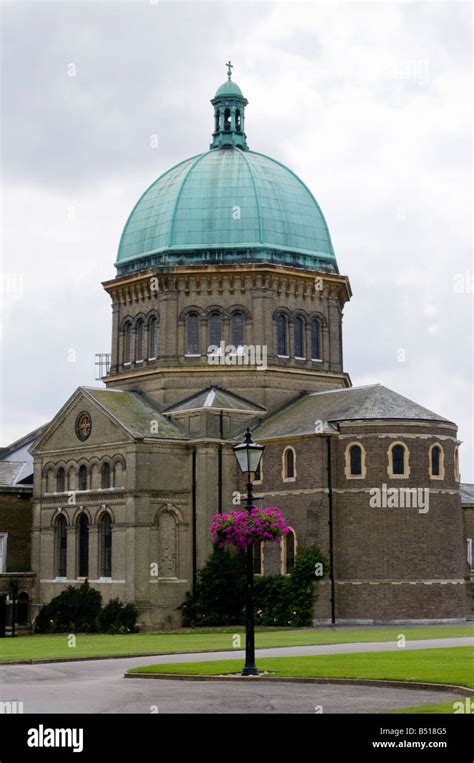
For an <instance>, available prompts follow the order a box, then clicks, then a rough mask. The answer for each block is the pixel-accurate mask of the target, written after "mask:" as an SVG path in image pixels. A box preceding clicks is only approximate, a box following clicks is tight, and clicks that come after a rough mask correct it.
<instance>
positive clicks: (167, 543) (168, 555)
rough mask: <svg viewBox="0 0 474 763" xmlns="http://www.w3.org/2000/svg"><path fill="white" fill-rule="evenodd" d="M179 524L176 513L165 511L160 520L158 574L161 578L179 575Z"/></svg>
mask: <svg viewBox="0 0 474 763" xmlns="http://www.w3.org/2000/svg"><path fill="white" fill-rule="evenodd" d="M177 552H178V549H177V525H176V518H175V516H174V514H172V513H171V512H170V511H163V512H162V513H161V514H160V517H159V520H158V574H159V576H160V578H176V577H177V576H178V573H177V571H178V553H177Z"/></svg>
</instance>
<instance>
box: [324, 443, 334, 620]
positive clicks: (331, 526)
mask: <svg viewBox="0 0 474 763" xmlns="http://www.w3.org/2000/svg"><path fill="white" fill-rule="evenodd" d="M326 448H327V469H328V509H329V516H328V525H329V581H330V584H331V623H332V625H335V623H336V586H335V584H334V522H333V493H332V462H331V437H329V436H328V437H326Z"/></svg>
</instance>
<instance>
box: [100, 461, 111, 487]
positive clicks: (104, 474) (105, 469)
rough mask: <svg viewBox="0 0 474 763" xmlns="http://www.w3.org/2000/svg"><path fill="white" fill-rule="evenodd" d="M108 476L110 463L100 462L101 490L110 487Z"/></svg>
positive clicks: (109, 474)
mask: <svg viewBox="0 0 474 763" xmlns="http://www.w3.org/2000/svg"><path fill="white" fill-rule="evenodd" d="M110 476H111V472H110V464H109V463H107V462H106V463H105V464H102V469H101V471H100V482H101V488H102V490H107V488H109V487H110Z"/></svg>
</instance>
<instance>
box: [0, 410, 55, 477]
mask: <svg viewBox="0 0 474 763" xmlns="http://www.w3.org/2000/svg"><path fill="white" fill-rule="evenodd" d="M47 426H48V424H43V425H42V426H41V427H38V428H37V429H34V430H33V431H32V432H29V433H28V434H26V435H23V437H20V439H19V440H15V442H12V443H11V444H10V445H7V446H6V447H5V448H2V449H1V451H0V488H1V487H28V486H31V485H32V484H33V456H32V455H31V453H30V452H29V449H30V447H31V445H32V444H33V443H34V442H36V440H37V439H38V438H39V437H40V436H41V434H42V433H43V432H44V431H45V430H46V427H47Z"/></svg>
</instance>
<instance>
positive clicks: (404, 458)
mask: <svg viewBox="0 0 474 763" xmlns="http://www.w3.org/2000/svg"><path fill="white" fill-rule="evenodd" d="M387 471H388V476H389V477H392V478H395V479H397V478H398V479H401V478H402V479H403V478H405V479H406V478H407V477H409V476H410V466H409V451H408V448H407V446H406V445H405V443H403V442H394V443H392V444H391V445H390V447H389V449H388V467H387Z"/></svg>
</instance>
